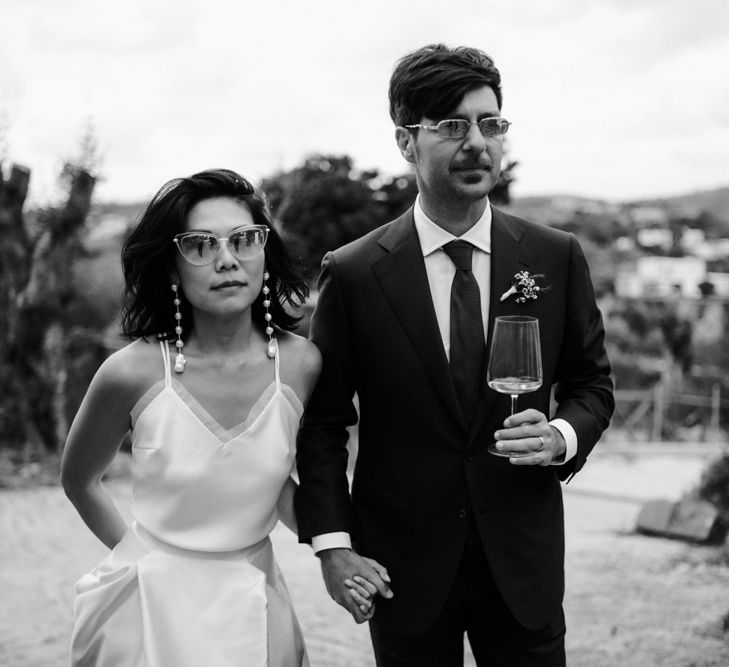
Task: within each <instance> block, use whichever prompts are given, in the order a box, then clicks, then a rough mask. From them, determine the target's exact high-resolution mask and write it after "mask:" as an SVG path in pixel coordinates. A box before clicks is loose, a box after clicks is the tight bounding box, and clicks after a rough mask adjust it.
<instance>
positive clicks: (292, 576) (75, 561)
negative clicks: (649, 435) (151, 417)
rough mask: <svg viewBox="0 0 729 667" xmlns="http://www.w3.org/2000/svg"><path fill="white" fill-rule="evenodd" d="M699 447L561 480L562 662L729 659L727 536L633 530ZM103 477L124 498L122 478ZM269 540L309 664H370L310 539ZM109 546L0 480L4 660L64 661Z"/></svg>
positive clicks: (596, 464)
mask: <svg viewBox="0 0 729 667" xmlns="http://www.w3.org/2000/svg"><path fill="white" fill-rule="evenodd" d="M705 458H706V457H705V455H704V457H703V460H702V457H698V456H696V457H686V456H672V455H667V456H663V457H661V456H649V457H644V456H640V457H632V456H630V457H626V456H619V455H612V454H609V455H601V456H598V455H597V453H596V454H595V455H594V456H593V459H592V460H591V462H590V464H589V465H588V466H587V468H586V469H585V471H584V472H583V473H581V474H580V475H578V476H577V477H576V478H575V479H574V481H573V482H572V483H570V484H569V485H567V486H566V487H565V505H566V521H567V562H566V570H567V596H566V600H565V612H566V615H567V625H568V636H567V651H568V664H569V665H573V666H576V667H583V666H584V667H616V666H618V665H620V666H623V665H625V666H628V667H630V666H632V665H636V666H640V667H648V666H650V665H656V666H658V665H660V666H661V667H672V666H676V667H688V666H690V665H694V666H697V667H698V666H709V665H729V635H727V634H725V633H724V631H723V628H722V618H723V617H724V615H725V614H726V613H727V612H729V568H728V567H727V566H726V564H725V561H724V564H722V560H721V548H720V547H701V546H695V545H689V544H685V543H683V542H678V541H670V540H663V539H658V538H650V537H644V536H640V535H634V534H632V533H631V531H632V528H633V525H634V523H635V518H636V516H637V513H638V511H639V509H640V503H641V502H642V500H645V499H648V498H653V497H668V498H677V497H678V496H679V495H680V493H681V492H683V491H684V490H686V488H688V487H689V486H691V485H692V484H693V483H694V482H695V481H696V480H697V479H698V475H699V473H700V470H701V468H702V466H703V465H704V464H705ZM109 485H110V488H111V489H112V491H113V493H114V496H115V498H117V499H118V501H119V503H120V506H122V507H123V505H124V502H125V498H127V497H128V494H129V483H128V482H127V481H126V480H124V479H119V480H113V481H112V482H110V483H109ZM273 540H274V545H275V550H276V553H277V557H278V560H279V563H280V565H281V568H282V570H283V571H284V574H285V576H286V578H287V581H288V584H289V588H290V589H291V594H292V597H293V599H294V603H295V606H296V608H297V611H298V614H299V618H300V621H301V624H302V626H303V630H304V635H305V637H306V641H307V645H308V647H309V653H310V656H311V659H312V664H313V666H314V667H369V666H371V665H373V659H372V652H371V649H370V646H369V636H368V632H367V628H366V626H358V625H355V624H354V623H353V622H351V621H350V620H349V616H348V615H347V614H346V612H344V611H343V610H340V609H339V608H338V607H337V606H336V605H335V604H334V603H333V602H331V601H330V600H329V598H328V596H327V594H326V591H325V590H324V585H323V583H322V581H321V577H320V574H319V569H318V562H317V561H316V559H315V558H313V557H312V556H311V553H310V551H309V548H308V547H304V546H301V545H299V544H297V543H296V540H295V538H294V536H293V535H292V534H291V533H289V532H288V531H287V530H286V529H285V528H283V527H278V528H277V529H276V530H275V531H274V534H273ZM104 553H105V549H104V547H103V546H102V545H101V544H100V543H98V542H97V541H96V539H95V538H94V537H93V535H91V533H90V532H89V531H88V530H87V529H86V528H85V527H84V526H83V524H82V523H81V521H80V519H79V518H78V517H77V516H76V514H75V512H74V510H73V508H72V507H71V505H70V503H68V501H67V500H66V499H65V497H64V495H63V493H62V491H61V490H60V489H59V488H52V487H51V488H49V487H45V488H34V489H21V490H13V491H2V492H0V665H11V666H12V667H55V666H57V665H65V664H67V643H68V637H69V633H70V623H71V606H72V599H73V598H72V593H73V584H74V582H75V581H76V579H77V578H78V577H79V576H80V575H81V574H82V573H83V572H85V571H87V570H89V569H90V568H91V567H92V566H93V565H94V564H95V563H96V562H97V561H98V560H99V559H100V558H102V557H103V555H104ZM466 664H467V665H473V664H474V663H473V661H472V659H471V658H470V656H467V662H466Z"/></svg>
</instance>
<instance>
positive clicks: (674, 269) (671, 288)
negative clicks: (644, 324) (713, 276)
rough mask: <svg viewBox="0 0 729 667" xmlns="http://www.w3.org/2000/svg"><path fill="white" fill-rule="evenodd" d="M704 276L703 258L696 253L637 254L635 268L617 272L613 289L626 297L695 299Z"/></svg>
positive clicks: (698, 294) (705, 278)
mask: <svg viewBox="0 0 729 667" xmlns="http://www.w3.org/2000/svg"><path fill="white" fill-rule="evenodd" d="M721 275H726V276H727V278H729V274H721ZM706 280H707V273H706V262H705V261H704V260H703V259H701V258H699V257H640V258H639V259H638V260H637V262H636V264H635V267H634V268H632V269H630V270H627V271H625V270H624V271H619V272H618V274H617V275H616V277H615V291H616V294H617V295H618V296H622V297H625V298H671V297H684V298H691V299H698V298H701V290H700V289H699V285H700V284H701V283H703V282H705V281H706ZM712 284H713V283H712ZM717 294H718V290H717Z"/></svg>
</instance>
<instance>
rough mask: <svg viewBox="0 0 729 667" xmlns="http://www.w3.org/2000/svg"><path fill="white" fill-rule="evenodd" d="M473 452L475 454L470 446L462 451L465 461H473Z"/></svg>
mask: <svg viewBox="0 0 729 667" xmlns="http://www.w3.org/2000/svg"><path fill="white" fill-rule="evenodd" d="M474 454H475V452H474V451H473V449H471V448H469V449H467V450H466V451H465V452H464V455H465V457H466V461H473V456H474Z"/></svg>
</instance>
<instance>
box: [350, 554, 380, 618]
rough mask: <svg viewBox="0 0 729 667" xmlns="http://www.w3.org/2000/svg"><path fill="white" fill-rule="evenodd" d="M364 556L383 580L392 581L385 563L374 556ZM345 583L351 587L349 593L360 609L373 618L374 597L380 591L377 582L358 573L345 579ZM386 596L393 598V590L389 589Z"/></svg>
mask: <svg viewBox="0 0 729 667" xmlns="http://www.w3.org/2000/svg"><path fill="white" fill-rule="evenodd" d="M362 558H363V559H364V560H366V561H367V563H368V564H369V565H370V567H371V568H372V569H373V570H374V571H375V572H376V573H377V574H378V576H379V577H380V578H381V579H382V580H383V581H385V582H387V583H388V584H389V583H390V576H389V575H388V573H387V568H386V567H385V566H384V565H381V564H380V563H378V562H377V561H376V560H375V559H374V558H367V557H366V556H362ZM344 584H345V586H347V588H348V589H349V594H350V595H351V596H352V599H353V600H354V601H355V602H356V603H357V605H358V606H359V608H360V611H361V612H362V613H363V614H365V615H366V616H367V618H371V617H372V616H373V615H374V612H375V608H374V607H375V606H374V602H373V598H374V596H375V595H376V594H377V592H378V590H377V586H375V584H374V583H373V582H371V581H370V580H369V579H367V578H365V577H362V576H360V575H358V574H356V575H354V576H353V577H352V578H351V579H345V580H344ZM385 597H387V598H391V597H392V591H391V590H388V591H387V593H386V594H385Z"/></svg>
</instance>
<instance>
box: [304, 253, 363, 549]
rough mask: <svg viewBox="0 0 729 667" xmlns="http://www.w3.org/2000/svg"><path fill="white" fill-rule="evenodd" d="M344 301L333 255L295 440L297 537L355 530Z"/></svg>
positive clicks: (324, 276) (326, 268)
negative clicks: (313, 370)
mask: <svg viewBox="0 0 729 667" xmlns="http://www.w3.org/2000/svg"><path fill="white" fill-rule="evenodd" d="M345 303H346V301H345V299H344V297H343V295H342V293H341V287H340V284H339V280H338V276H337V266H336V263H335V260H334V255H333V254H332V253H328V254H327V255H326V256H325V257H324V259H323V261H322V271H321V275H320V277H319V298H318V301H317V305H316V308H315V310H314V314H313V316H312V320H311V339H312V341H313V342H314V343H315V344H316V345H317V347H318V348H319V350H320V351H321V354H322V371H321V375H320V376H319V380H318V382H317V385H316V387H315V388H314V391H313V393H312V395H311V398H310V399H309V402H308V405H307V407H306V410H305V412H304V416H303V419H302V423H301V428H300V430H299V435H298V438H297V452H296V460H297V469H298V474H299V488H298V490H297V492H296V497H295V508H296V516H297V521H298V527H299V541H301V542H310V541H311V538H312V537H314V536H316V535H322V534H325V533H336V532H347V533H350V535H353V534H354V533H355V525H354V510H353V507H352V501H351V497H350V494H349V482H348V479H347V461H348V457H349V455H348V449H347V441H348V439H349V433H348V431H347V427H348V426H351V425H353V424H355V423H356V422H357V411H356V409H355V406H354V403H353V400H352V399H353V396H354V391H355V382H354V367H353V362H352V357H351V354H350V334H349V326H348V321H347V311H346V307H345Z"/></svg>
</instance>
